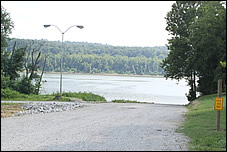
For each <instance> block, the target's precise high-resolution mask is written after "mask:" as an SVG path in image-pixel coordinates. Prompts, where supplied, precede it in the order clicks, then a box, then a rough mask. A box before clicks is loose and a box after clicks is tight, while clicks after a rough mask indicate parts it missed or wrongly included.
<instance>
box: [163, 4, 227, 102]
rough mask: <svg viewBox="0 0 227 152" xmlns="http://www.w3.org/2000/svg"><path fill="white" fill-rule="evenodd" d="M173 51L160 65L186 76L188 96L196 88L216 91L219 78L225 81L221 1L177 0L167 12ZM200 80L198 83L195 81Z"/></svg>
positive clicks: (170, 75)
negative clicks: (188, 88)
mask: <svg viewBox="0 0 227 152" xmlns="http://www.w3.org/2000/svg"><path fill="white" fill-rule="evenodd" d="M166 22H167V27H166V30H167V31H168V32H169V33H170V35H172V37H171V39H169V40H168V49H169V50H170V53H169V54H168V57H167V58H165V59H164V60H163V62H162V63H161V67H162V68H163V69H164V71H165V72H166V74H165V77H166V78H171V79H177V80H180V79H182V78H185V79H186V80H187V81H188V85H189V86H190V87H191V89H190V91H189V94H188V100H189V101H192V100H194V99H195V98H196V92H197V91H198V92H200V93H202V94H211V93H215V92H216V91H217V80H218V79H223V80H225V81H226V67H225V66H223V64H220V63H226V8H225V7H224V6H223V5H222V2H221V1H177V2H176V3H174V4H173V5H172V10H171V11H170V12H168V14H167V16H166ZM196 80H198V81H197V82H198V86H197V85H196Z"/></svg>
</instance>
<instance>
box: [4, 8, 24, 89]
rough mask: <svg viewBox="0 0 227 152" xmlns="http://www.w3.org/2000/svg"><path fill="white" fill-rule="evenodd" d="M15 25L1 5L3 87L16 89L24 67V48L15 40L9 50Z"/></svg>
mask: <svg viewBox="0 0 227 152" xmlns="http://www.w3.org/2000/svg"><path fill="white" fill-rule="evenodd" d="M13 27H14V23H13V22H12V20H11V18H10V15H9V13H7V12H6V10H5V9H4V8H3V7H2V6H1V84H2V85H1V88H7V87H9V88H11V89H16V88H17V86H16V79H17V78H19V77H20V75H19V73H18V72H20V71H22V69H23V62H24V55H25V51H24V49H23V48H19V49H17V48H16V42H15V43H14V46H13V48H12V50H10V51H8V50H7V46H8V42H7V41H8V40H9V34H11V32H12V29H13Z"/></svg>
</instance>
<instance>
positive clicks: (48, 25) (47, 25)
mask: <svg viewBox="0 0 227 152" xmlns="http://www.w3.org/2000/svg"><path fill="white" fill-rule="evenodd" d="M43 26H44V27H45V28H47V27H50V26H54V27H56V28H57V29H58V30H59V31H60V32H61V34H62V53H61V61H60V64H61V65H60V71H61V76H60V98H61V96H62V59H63V49H64V47H63V41H64V34H65V33H66V32H67V31H68V30H69V29H70V28H72V27H75V26H76V27H78V28H80V29H82V28H84V27H83V26H81V25H72V26H70V27H69V28H68V29H67V30H66V31H65V32H62V31H61V30H60V29H59V28H58V27H57V26H56V25H52V24H46V25H43Z"/></svg>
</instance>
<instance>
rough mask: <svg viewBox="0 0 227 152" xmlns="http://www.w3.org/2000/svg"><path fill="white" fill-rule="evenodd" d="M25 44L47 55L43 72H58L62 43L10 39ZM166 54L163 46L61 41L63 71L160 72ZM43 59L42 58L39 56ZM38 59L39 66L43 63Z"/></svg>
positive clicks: (148, 73) (160, 73)
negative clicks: (38, 48)
mask: <svg viewBox="0 0 227 152" xmlns="http://www.w3.org/2000/svg"><path fill="white" fill-rule="evenodd" d="M15 41H16V42H17V44H18V46H19V47H22V48H23V47H26V46H28V45H30V43H31V42H32V41H34V45H33V47H36V48H37V47H38V45H39V44H40V43H42V42H46V43H45V45H44V46H43V47H42V53H43V54H46V55H47V60H46V68H45V71H47V72H59V71H60V60H61V54H62V46H61V42H60V41H47V40H29V39H12V40H11V41H9V42H8V43H9V46H8V50H12V47H13V43H14V42H15ZM167 55H168V50H167V47H165V46H159V47H120V46H111V45H103V44H98V43H87V42H68V41H66V42H64V51H63V70H62V71H63V72H75V73H119V74H138V75H163V74H164V71H163V69H162V68H160V63H161V61H162V60H163V59H164V58H166V57H167ZM41 60H42V61H43V59H41ZM42 61H41V63H40V66H43V65H42V64H43V62H42Z"/></svg>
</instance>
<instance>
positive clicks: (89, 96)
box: [1, 89, 106, 102]
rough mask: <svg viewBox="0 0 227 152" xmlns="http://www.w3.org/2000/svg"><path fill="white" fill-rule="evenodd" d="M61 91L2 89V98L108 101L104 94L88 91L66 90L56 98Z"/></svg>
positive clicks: (17, 99)
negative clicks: (40, 92) (24, 92)
mask: <svg viewBox="0 0 227 152" xmlns="http://www.w3.org/2000/svg"><path fill="white" fill-rule="evenodd" d="M57 95H59V93H53V94H51V95H35V94H22V93H19V92H17V91H14V90H11V89H1V100H5V101H54V100H57V101H71V98H78V99H82V100H83V101H102V102H106V99H105V98H104V97H102V96H99V95H96V94H93V93H86V92H84V93H83V92H79V93H76V92H64V93H62V98H61V99H59V98H56V96H57Z"/></svg>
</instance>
